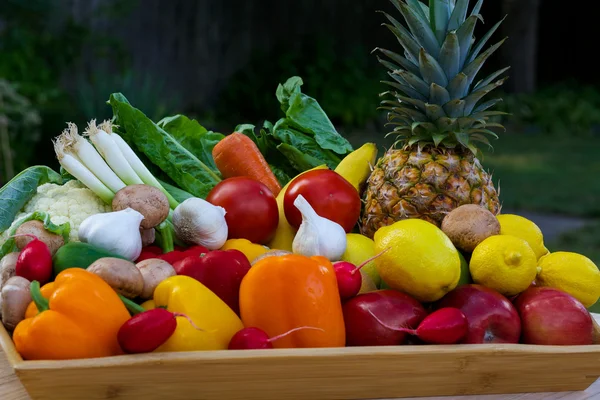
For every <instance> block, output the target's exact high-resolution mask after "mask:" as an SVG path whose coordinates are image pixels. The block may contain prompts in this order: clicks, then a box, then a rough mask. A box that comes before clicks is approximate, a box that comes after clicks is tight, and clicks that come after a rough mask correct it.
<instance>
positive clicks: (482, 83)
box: [473, 67, 510, 91]
mask: <svg viewBox="0 0 600 400" xmlns="http://www.w3.org/2000/svg"><path fill="white" fill-rule="evenodd" d="M509 69H510V67H506V68H503V69H501V70H499V71H496V72H494V73H493V74H490V76H488V77H487V78H485V79H482V80H481V81H479V82H477V85H475V88H474V89H473V91H477V90H479V89H481V88H482V87H483V86H485V85H489V84H490V83H491V82H492V81H493V80H494V79H496V78H497V77H499V76H500V75H502V74H503V73H505V72H506V71H508V70H509Z"/></svg>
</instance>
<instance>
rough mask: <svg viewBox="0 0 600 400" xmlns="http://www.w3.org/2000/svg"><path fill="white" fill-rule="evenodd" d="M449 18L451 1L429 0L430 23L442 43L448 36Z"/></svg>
mask: <svg viewBox="0 0 600 400" xmlns="http://www.w3.org/2000/svg"><path fill="white" fill-rule="evenodd" d="M449 19H450V3H449V2H448V0H429V23H430V24H431V29H433V31H434V32H435V36H436V38H437V40H438V42H439V43H442V42H443V41H444V37H446V32H447V30H448V20H449ZM436 57H437V56H436Z"/></svg>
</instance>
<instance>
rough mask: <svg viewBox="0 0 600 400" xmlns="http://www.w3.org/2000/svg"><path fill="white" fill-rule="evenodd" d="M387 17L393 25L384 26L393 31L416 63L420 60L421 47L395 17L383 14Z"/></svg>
mask: <svg viewBox="0 0 600 400" xmlns="http://www.w3.org/2000/svg"><path fill="white" fill-rule="evenodd" d="M383 15H385V17H386V18H387V19H388V20H389V21H390V22H391V23H392V25H389V24H384V25H385V26H387V28H388V29H389V30H390V31H392V33H393V34H394V36H396V39H397V40H398V42H399V43H400V45H401V46H402V47H403V48H404V50H406V52H408V54H410V56H411V57H412V58H413V60H414V61H416V60H418V59H419V49H420V48H421V45H420V44H419V43H417V41H416V40H415V39H414V38H413V36H412V34H411V33H410V32H409V31H408V30H407V29H406V28H405V27H404V25H402V24H401V23H400V22H398V21H397V20H396V19H395V18H394V17H392V16H391V15H389V14H387V13H383Z"/></svg>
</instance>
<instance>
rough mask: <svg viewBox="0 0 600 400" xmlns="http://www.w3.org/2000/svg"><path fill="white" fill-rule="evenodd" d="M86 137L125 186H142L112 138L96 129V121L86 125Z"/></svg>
mask: <svg viewBox="0 0 600 400" xmlns="http://www.w3.org/2000/svg"><path fill="white" fill-rule="evenodd" d="M86 135H87V136H88V137H89V138H90V140H91V141H92V143H93V144H94V146H95V147H96V150H98V152H99V153H100V154H101V155H102V157H104V159H105V160H106V162H107V163H108V165H110V167H111V168H112V170H113V171H114V172H115V173H116V174H117V175H118V176H119V178H121V179H122V180H123V182H125V183H126V184H127V185H142V184H143V183H144V182H143V181H142V180H141V179H140V177H139V176H138V175H137V174H136V173H135V171H134V170H133V168H131V165H129V163H128V162H127V160H126V159H125V157H124V156H123V153H122V152H121V150H120V149H119V147H118V146H117V144H116V143H115V141H114V140H113V139H112V137H111V136H110V135H109V134H108V133H106V132H104V131H103V130H102V129H98V127H97V126H96V120H92V121H91V122H90V123H89V124H88V128H87V129H86Z"/></svg>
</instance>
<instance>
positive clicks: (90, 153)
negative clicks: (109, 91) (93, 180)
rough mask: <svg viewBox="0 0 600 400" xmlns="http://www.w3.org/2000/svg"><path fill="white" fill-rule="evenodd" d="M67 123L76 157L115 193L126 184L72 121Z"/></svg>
mask: <svg viewBox="0 0 600 400" xmlns="http://www.w3.org/2000/svg"><path fill="white" fill-rule="evenodd" d="M67 124H68V126H69V133H70V139H71V140H72V144H71V148H72V149H73V150H74V152H75V154H76V155H77V157H78V159H79V160H80V161H81V162H82V163H83V164H84V165H85V166H86V167H87V168H88V169H89V170H90V171H93V173H94V175H96V177H98V179H100V181H102V183H104V184H105V185H106V186H107V187H108V188H109V189H110V190H112V192H113V193H116V192H118V191H119V190H121V189H123V188H124V187H125V186H127V185H125V183H124V182H123V181H122V180H121V179H120V178H119V177H118V176H117V174H115V173H114V171H113V170H112V169H110V167H109V166H108V164H107V163H106V161H104V159H103V158H102V156H100V154H99V153H98V151H97V150H96V149H95V148H94V146H92V144H91V143H90V142H88V141H87V140H86V139H84V138H83V137H81V136H80V135H79V134H78V133H77V126H76V125H75V124H74V123H72V122H68V123H67Z"/></svg>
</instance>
